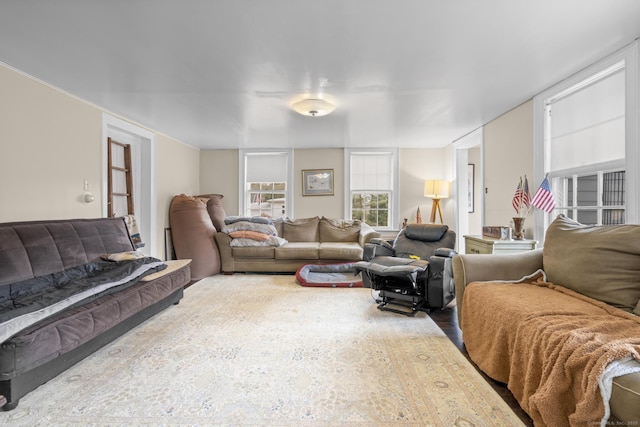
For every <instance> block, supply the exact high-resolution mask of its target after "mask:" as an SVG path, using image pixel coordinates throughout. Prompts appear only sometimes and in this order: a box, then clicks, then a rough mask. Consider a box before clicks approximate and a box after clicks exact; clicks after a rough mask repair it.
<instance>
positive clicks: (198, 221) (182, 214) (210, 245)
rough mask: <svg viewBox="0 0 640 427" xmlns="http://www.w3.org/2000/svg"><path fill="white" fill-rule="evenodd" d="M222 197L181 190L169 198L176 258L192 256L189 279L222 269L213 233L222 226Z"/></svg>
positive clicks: (202, 276) (201, 277) (223, 213)
mask: <svg viewBox="0 0 640 427" xmlns="http://www.w3.org/2000/svg"><path fill="white" fill-rule="evenodd" d="M221 199H222V195H217V194H216V195H214V194H207V195H203V196H187V195H185V194H180V195H178V196H175V197H174V198H173V200H172V201H171V205H170V207H169V223H170V225H171V239H172V242H173V248H174V251H175V253H176V257H177V258H178V259H191V260H192V261H191V280H192V281H194V280H200V279H203V278H205V277H209V276H213V275H215V274H218V273H220V271H221V262H220V252H219V251H218V245H217V244H216V242H215V234H216V233H217V232H218V231H220V230H222V227H223V226H224V217H225V212H224V208H223V207H222V202H221ZM214 224H215V225H214ZM217 227H219V228H217Z"/></svg>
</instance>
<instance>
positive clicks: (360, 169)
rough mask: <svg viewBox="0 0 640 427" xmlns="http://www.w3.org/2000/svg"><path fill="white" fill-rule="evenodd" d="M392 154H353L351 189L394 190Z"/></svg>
mask: <svg viewBox="0 0 640 427" xmlns="http://www.w3.org/2000/svg"><path fill="white" fill-rule="evenodd" d="M391 154H392V153H385V152H380V153H353V154H352V155H351V189H352V190H391V189H393V156H392V155H391Z"/></svg>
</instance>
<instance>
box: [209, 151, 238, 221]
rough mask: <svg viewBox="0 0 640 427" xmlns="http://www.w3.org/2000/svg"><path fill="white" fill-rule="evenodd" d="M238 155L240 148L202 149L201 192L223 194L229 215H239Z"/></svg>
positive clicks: (223, 202) (225, 208)
mask: <svg viewBox="0 0 640 427" xmlns="http://www.w3.org/2000/svg"><path fill="white" fill-rule="evenodd" d="M238 156H239V151H238V150H201V151H200V192H201V193H202V194H222V195H223V196H224V197H223V199H222V204H223V206H224V210H225V212H226V213H227V215H238V195H239V191H240V189H239V184H238V180H239V177H240V175H239V174H240V171H239V159H238Z"/></svg>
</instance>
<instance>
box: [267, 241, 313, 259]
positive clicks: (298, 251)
mask: <svg viewBox="0 0 640 427" xmlns="http://www.w3.org/2000/svg"><path fill="white" fill-rule="evenodd" d="M319 245H320V243H318V242H289V243H287V244H285V245H282V246H279V247H277V248H275V254H276V259H318V246H319Z"/></svg>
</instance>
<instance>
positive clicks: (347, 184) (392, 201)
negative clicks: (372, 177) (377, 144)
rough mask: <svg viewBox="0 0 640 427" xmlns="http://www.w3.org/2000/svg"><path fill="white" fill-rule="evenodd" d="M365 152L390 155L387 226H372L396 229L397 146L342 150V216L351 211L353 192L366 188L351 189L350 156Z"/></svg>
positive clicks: (378, 228) (349, 214) (384, 229)
mask: <svg viewBox="0 0 640 427" xmlns="http://www.w3.org/2000/svg"><path fill="white" fill-rule="evenodd" d="M366 153H376V154H381V153H387V154H388V155H389V156H391V167H392V171H391V188H390V189H389V190H388V192H389V193H390V196H389V215H388V222H389V225H388V226H387V227H377V226H373V228H374V229H375V230H378V231H387V230H396V229H397V226H395V224H396V223H397V221H398V206H399V190H398V177H399V155H398V149H397V148H347V149H345V151H344V171H345V173H344V198H345V200H344V207H345V210H344V218H346V219H350V218H351V214H352V211H353V197H352V193H353V192H362V191H366V190H367V189H352V188H351V158H352V156H353V155H362V154H366ZM374 192H376V193H381V192H387V190H375V191H374Z"/></svg>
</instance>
